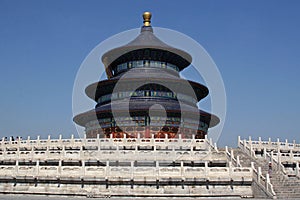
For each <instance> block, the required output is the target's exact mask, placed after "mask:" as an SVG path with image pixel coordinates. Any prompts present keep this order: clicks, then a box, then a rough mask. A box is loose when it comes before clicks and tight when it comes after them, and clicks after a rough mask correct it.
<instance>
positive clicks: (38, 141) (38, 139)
mask: <svg viewBox="0 0 300 200" xmlns="http://www.w3.org/2000/svg"><path fill="white" fill-rule="evenodd" d="M36 142H37V144H39V143H40V136H39V135H38V136H37V138H36Z"/></svg>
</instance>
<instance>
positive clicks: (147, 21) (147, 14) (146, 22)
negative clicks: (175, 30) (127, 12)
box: [143, 12, 151, 26]
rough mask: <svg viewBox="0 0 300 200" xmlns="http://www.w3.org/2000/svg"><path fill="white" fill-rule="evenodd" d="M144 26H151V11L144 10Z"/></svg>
mask: <svg viewBox="0 0 300 200" xmlns="http://www.w3.org/2000/svg"><path fill="white" fill-rule="evenodd" d="M143 18H144V26H151V12H144V14H143Z"/></svg>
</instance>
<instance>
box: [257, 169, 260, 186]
mask: <svg viewBox="0 0 300 200" xmlns="http://www.w3.org/2000/svg"><path fill="white" fill-rule="evenodd" d="M260 177H261V167H258V169H257V181H258V182H260Z"/></svg>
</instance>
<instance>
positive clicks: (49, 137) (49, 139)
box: [47, 135, 51, 144]
mask: <svg viewBox="0 0 300 200" xmlns="http://www.w3.org/2000/svg"><path fill="white" fill-rule="evenodd" d="M47 140H48V141H47V143H48V144H49V143H50V141H51V135H48V139H47Z"/></svg>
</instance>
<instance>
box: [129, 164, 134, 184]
mask: <svg viewBox="0 0 300 200" xmlns="http://www.w3.org/2000/svg"><path fill="white" fill-rule="evenodd" d="M134 169H135V168H134V161H131V162H130V170H131V173H130V176H131V177H130V179H131V181H133V180H134Z"/></svg>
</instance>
